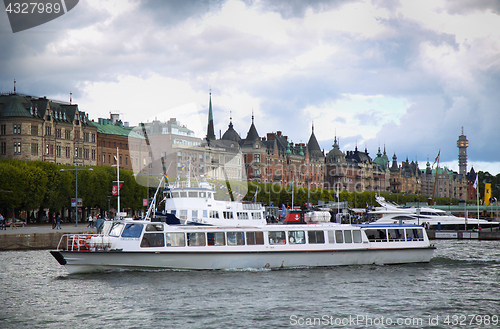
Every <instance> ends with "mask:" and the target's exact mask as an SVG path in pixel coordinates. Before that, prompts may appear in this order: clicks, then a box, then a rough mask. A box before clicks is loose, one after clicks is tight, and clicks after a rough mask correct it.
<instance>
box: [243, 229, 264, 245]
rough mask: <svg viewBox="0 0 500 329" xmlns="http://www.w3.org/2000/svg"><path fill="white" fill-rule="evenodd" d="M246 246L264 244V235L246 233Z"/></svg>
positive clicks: (261, 233)
mask: <svg viewBox="0 0 500 329" xmlns="http://www.w3.org/2000/svg"><path fill="white" fill-rule="evenodd" d="M246 236H247V244H248V245H254V244H264V233H263V232H246Z"/></svg>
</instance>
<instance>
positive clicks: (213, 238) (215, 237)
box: [207, 232, 226, 246]
mask: <svg viewBox="0 0 500 329" xmlns="http://www.w3.org/2000/svg"><path fill="white" fill-rule="evenodd" d="M207 244H208V245H209V246H223V245H225V244H226V241H225V239H224V232H208V233H207Z"/></svg>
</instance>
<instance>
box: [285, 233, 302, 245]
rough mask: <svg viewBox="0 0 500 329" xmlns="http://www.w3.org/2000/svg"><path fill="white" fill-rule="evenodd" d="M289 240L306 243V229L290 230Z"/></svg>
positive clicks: (295, 242)
mask: <svg viewBox="0 0 500 329" xmlns="http://www.w3.org/2000/svg"><path fill="white" fill-rule="evenodd" d="M288 242H289V243H290V244H304V243H306V235H305V233H304V231H290V232H288Z"/></svg>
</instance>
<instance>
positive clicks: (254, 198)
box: [252, 189, 259, 202]
mask: <svg viewBox="0 0 500 329" xmlns="http://www.w3.org/2000/svg"><path fill="white" fill-rule="evenodd" d="M258 191H259V189H256V190H255V194H254V195H253V198H252V202H256V201H257V192H258Z"/></svg>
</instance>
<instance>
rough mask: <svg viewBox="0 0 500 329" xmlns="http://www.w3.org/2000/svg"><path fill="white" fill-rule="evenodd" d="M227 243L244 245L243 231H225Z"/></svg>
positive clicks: (229, 244)
mask: <svg viewBox="0 0 500 329" xmlns="http://www.w3.org/2000/svg"><path fill="white" fill-rule="evenodd" d="M262 242H264V241H262ZM227 245H228V246H243V245H245V236H244V234H243V232H227Z"/></svg>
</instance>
